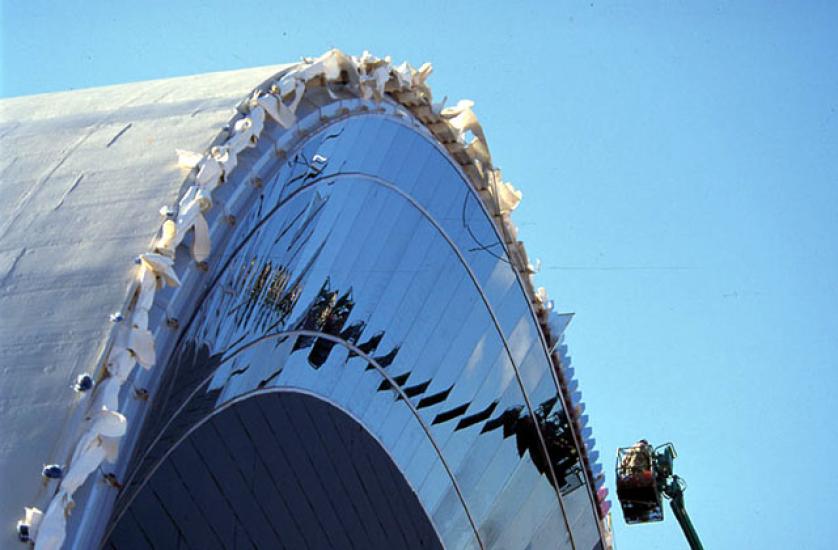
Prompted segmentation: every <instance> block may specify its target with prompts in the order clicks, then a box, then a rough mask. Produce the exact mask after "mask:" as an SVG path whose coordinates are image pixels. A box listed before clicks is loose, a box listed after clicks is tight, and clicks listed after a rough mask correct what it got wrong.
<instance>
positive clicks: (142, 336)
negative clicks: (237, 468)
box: [26, 50, 581, 549]
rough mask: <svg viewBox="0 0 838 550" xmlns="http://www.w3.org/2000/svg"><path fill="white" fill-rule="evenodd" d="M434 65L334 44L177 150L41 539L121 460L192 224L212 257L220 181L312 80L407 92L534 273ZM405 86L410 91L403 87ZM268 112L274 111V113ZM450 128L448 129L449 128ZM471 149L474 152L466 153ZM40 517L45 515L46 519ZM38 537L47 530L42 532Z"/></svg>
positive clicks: (287, 114) (480, 141)
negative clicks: (222, 124)
mask: <svg viewBox="0 0 838 550" xmlns="http://www.w3.org/2000/svg"><path fill="white" fill-rule="evenodd" d="M431 71H432V67H431V65H430V64H429V63H425V64H424V65H422V66H421V67H420V68H419V69H415V68H413V67H412V66H411V65H409V64H407V63H402V64H401V65H398V66H394V65H393V64H392V62H391V60H390V58H389V57H385V58H376V57H375V56H373V55H371V54H370V53H369V52H366V51H365V52H364V53H363V54H362V55H361V56H360V57H350V56H347V55H345V54H343V53H342V52H340V51H337V50H332V51H330V52H327V53H326V54H324V55H323V56H321V57H320V58H318V59H315V60H312V61H305V62H302V63H300V64H298V65H297V66H296V67H294V68H292V69H291V70H288V71H287V72H285V73H284V74H283V75H282V76H281V77H280V78H279V79H278V80H277V81H275V82H274V83H273V84H272V85H271V86H270V87H269V90H267V91H265V90H262V91H255V92H254V93H253V94H252V95H251V96H250V97H249V98H246V99H245V100H244V101H243V102H242V103H241V104H240V105H239V111H240V112H241V113H242V115H240V117H239V118H238V119H236V120H235V121H234V122H233V125H232V128H231V131H230V133H229V135H228V136H227V139H226V140H225V141H224V142H223V143H221V144H220V145H217V146H215V147H212V148H211V149H210V150H209V151H208V152H207V153H206V154H203V155H202V154H198V153H193V152H190V151H185V150H176V154H177V159H178V160H177V162H178V165H179V166H181V167H183V168H187V169H190V170H192V169H196V168H197V172H196V174H195V176H194V180H193V181H194V185H192V186H191V187H190V188H189V189H188V190H187V192H186V193H184V195H183V197H181V199H180V200H179V202H178V208H177V213H176V215H175V214H174V213H173V212H170V211H169V210H168V209H164V211H165V212H166V215H167V216H168V217H169V219H166V220H165V221H164V222H163V224H162V227H161V231H160V236H159V237H158V239H157V240H156V241H155V243H154V247H153V251H152V252H147V253H145V254H141V255H140V256H139V257H138V262H137V263H138V264H139V265H140V267H139V269H138V272H137V285H136V287H135V292H136V300H135V301H134V303H133V309H132V311H131V312H130V322H120V323H117V325H116V329H115V333H114V334H113V337H112V346H111V350H110V353H109V356H108V360H107V362H106V374H107V377H106V378H105V379H104V380H103V381H102V382H101V383H99V384H97V386H96V388H95V395H94V399H93V400H92V401H91V403H92V404H91V407H92V410H93V413H92V414H91V415H90V416H89V420H88V421H87V422H86V426H85V430H84V431H83V434H82V435H81V438H80V440H79V441H78V444H77V446H76V448H75V451H74V453H73V457H72V460H71V461H70V463H69V465H68V468H67V472H66V474H65V477H64V478H63V479H62V481H61V484H60V486H59V490H58V492H57V493H56V494H55V495H54V496H53V498H52V500H51V502H50V504H49V506H48V508H47V511H46V513H45V514H43V515H42V516H43V517H42V516H41V514H40V511H38V510H37V509H36V508H26V521H27V522H28V524H29V525H30V532H31V533H34V534H36V536H33V537H32V538H33V540H36V547H37V548H39V549H40V548H46V549H53V548H59V547H60V546H61V544H62V543H63V540H64V537H65V528H66V514H67V513H69V511H70V509H71V507H72V502H73V501H72V496H73V494H74V493H75V491H76V490H77V489H78V488H79V487H80V486H81V485H82V484H83V483H84V482H85V480H86V479H87V478H88V477H89V476H90V475H91V473H92V472H93V471H95V470H96V469H97V468H98V467H99V465H100V464H101V463H102V461H103V460H108V461H111V462H113V461H115V460H116V458H117V453H118V448H119V439H120V438H121V437H122V435H123V434H124V433H125V430H126V420H125V417H124V416H122V415H121V414H120V413H118V412H117V410H118V407H119V402H118V401H119V394H120V389H121V387H122V385H123V384H124V383H125V382H126V381H127V380H128V378H129V376H130V375H131V372H132V370H133V369H134V367H135V365H136V364H139V365H141V366H142V367H144V368H151V367H152V366H153V365H154V363H155V362H156V354H155V343H154V337H153V335H152V333H151V332H150V331H149V330H148V328H149V327H148V314H149V311H150V310H151V309H152V308H153V307H154V299H155V296H156V292H157V289H158V288H160V287H161V286H162V285H164V284H165V285H168V286H172V287H176V286H179V285H180V278H179V276H178V274H177V273H176V272H175V269H174V258H175V255H176V251H177V249H178V247H179V246H180V244H181V243H182V242H183V241H184V238H185V236H186V235H187V233H188V232H190V231H192V232H193V235H192V240H191V243H190V254H191V256H192V258H193V259H194V260H195V261H197V262H204V261H206V260H207V259H208V258H209V257H210V252H211V242H210V232H209V227H208V224H207V221H206V219H205V218H204V213H205V212H206V211H207V210H209V209H210V208H212V191H213V190H214V189H215V188H216V187H218V186H219V185H220V184H221V183H222V182H224V181H225V180H226V179H228V178H229V176H230V174H231V173H232V172H233V171H234V170H235V169H236V167H237V165H238V156H239V155H240V154H243V153H244V152H245V151H246V150H247V149H248V148H250V147H253V146H254V145H255V144H256V143H257V141H258V139H259V137H260V136H261V134H262V132H263V129H264V126H265V124H266V122H269V121H273V122H274V123H276V124H278V125H279V126H281V127H282V128H285V129H289V128H291V127H292V126H294V124H296V121H297V115H296V111H297V109H298V107H299V105H300V102H301V101H302V99H303V96H304V94H305V92H306V88H307V86H318V85H319V86H325V87H326V89H327V91H328V92H329V94H330V95H331V96H332V97H335V95H334V94H333V92H332V90H331V88H330V84H331V85H339V84H345V87H346V88H347V89H348V90H350V91H352V92H354V93H355V94H356V95H357V96H359V97H361V98H363V99H374V100H376V101H381V100H382V99H383V98H384V96H385V94H386V93H394V92H397V93H396V94H395V96H396V97H404V100H405V106H406V107H407V108H409V109H413V110H414V112H415V113H416V115H417V117H418V118H419V119H421V120H423V121H424V122H425V123H426V124H427V125H428V127H429V129H430V130H431V131H432V132H433V133H434V134H436V135H437V136H441V137H440V139H442V138H443V137H444V138H445V140H450V139H451V138H452V137H453V138H456V141H457V144H459V145H457V144H451V143H450V141H445V143H448V144H449V147H450V150H451V151H452V153H453V154H456V158H457V159H458V160H459V161H460V162H461V163H464V164H463V166H464V170H465V172H466V173H467V174H468V176H469V177H470V178H471V180H472V183H473V184H474V186H475V188H476V189H477V190H482V191H480V194H481V198H483V200H484V204H485V205H486V207H487V209H488V210H489V212H490V213H491V214H492V215H493V216H495V217H497V219H496V222H497V223H498V225H499V227H500V229H501V231H502V233H503V234H504V240H505V241H506V243H507V245H508V246H509V251H510V254H509V255H510V260H511V261H513V263H515V262H518V263H520V265H517V264H516V265H515V268H516V270H518V271H519V272H522V273H526V274H528V275H530V276H531V275H532V274H534V273H535V271H537V268H535V267H533V266H531V265H529V263H528V261H527V258H526V253H525V252H524V251H523V249H521V250H518V248H517V247H518V242H517V228H516V227H515V225H514V223H512V221H511V219H510V217H509V214H510V213H511V212H512V211H513V210H514V209H515V208H516V207H517V206H518V204H519V202H520V201H521V196H522V195H521V192H520V191H518V190H517V189H515V188H514V187H513V186H512V185H511V184H510V183H508V182H504V181H503V180H502V178H501V174H500V171H499V170H497V169H496V168H494V167H493V166H492V162H491V155H490V153H489V148H488V145H487V142H486V139H485V135H484V132H483V128H482V126H481V125H480V123H479V121H478V119H477V116H476V115H475V113H474V111H473V107H474V102H472V101H470V100H462V101H460V102H458V103H457V104H456V105H455V106H453V107H448V108H445V107H444V104H445V101H446V99H447V98H445V99H443V100H442V101H440V102H437V103H434V102H433V99H432V96H431V90H430V88H429V87H428V86H427V84H426V80H427V78H428V76H429V75H430V74H431ZM399 94H403V95H401V96H400V95H399ZM266 117H267V119H268V120H267V121H266ZM439 132H441V133H439ZM462 153H465V158H467V159H468V162H465V161H464V160H462V158H463V157H462ZM527 283H528V284H526V285H524V286H525V289H526V290H527V291H528V292H529V293H531V296H530V298H531V300H532V301H533V303H534V304H535V306H536V308H537V313H538V317H539V318H540V319H542V320H543V319H544V318H545V317H546V315H547V314H548V313H549V319H548V321H547V323H546V325H545V326H544V328H545V333H546V335H547V337H548V343H549V344H550V345H551V347H552V346H555V345H557V343H558V342H559V341H560V339H561V334H562V332H563V331H564V329H565V327H566V326H567V323H568V322H569V321H570V318H571V316H572V314H564V315H557V314H555V313H550V311H551V310H552V302H550V301H549V300H548V298H547V294H546V291H544V290H543V289H539V290H538V291H533V289H532V285H531V284H529V279H527ZM571 393H572V395H571V401H572V402H573V404H574V405H576V404H578V403H579V400H580V399H581V395H580V394H579V392H578V391H574V392H571ZM38 523H40V525H38ZM36 537H37V538H36Z"/></svg>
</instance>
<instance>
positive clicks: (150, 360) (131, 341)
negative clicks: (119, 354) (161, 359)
mask: <svg viewBox="0 0 838 550" xmlns="http://www.w3.org/2000/svg"><path fill="white" fill-rule="evenodd" d="M113 347H114V349H116V350H119V349H127V350H130V351H131V353H133V354H134V358H135V359H136V361H137V363H139V364H140V365H142V366H143V367H146V368H148V367H151V366H153V365H154V363H155V361H156V359H157V358H156V354H155V351H154V336H153V335H152V334H151V331H149V330H148V329H140V328H135V327H129V326H125V325H123V326H122V327H120V328H119V330H117V333H116V336H115V337H114V346H113Z"/></svg>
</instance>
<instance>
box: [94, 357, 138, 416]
mask: <svg viewBox="0 0 838 550" xmlns="http://www.w3.org/2000/svg"><path fill="white" fill-rule="evenodd" d="M132 367H133V366H132ZM123 383H124V380H122V379H120V378H116V377H108V378H106V379H105V380H104V381H102V382H101V383H100V384H99V388H98V391H97V392H96V395H95V396H94V407H95V408H97V409H99V410H102V409H107V410H109V411H116V410H119V391H120V390H121V389H122V384H123Z"/></svg>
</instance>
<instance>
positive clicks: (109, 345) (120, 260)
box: [0, 50, 564, 548]
mask: <svg viewBox="0 0 838 550" xmlns="http://www.w3.org/2000/svg"><path fill="white" fill-rule="evenodd" d="M279 69H280V67H272V68H263V69H253V70H248V71H238V72H236V73H232V74H225V73H220V74H215V75H205V76H202V77H192V78H183V79H174V80H169V81H161V82H150V83H142V84H136V85H128V86H115V87H112V88H104V89H99V90H86V91H81V92H73V93H67V94H54V95H50V96H34V97H29V98H20V99H13V100H6V101H3V102H1V103H0V146H2V150H3V153H2V157H0V175H2V176H0V177H2V180H0V215H2V217H0V319H2V320H3V325H2V327H0V361H2V365H3V368H4V374H5V376H4V377H3V379H2V381H0V384H2V385H0V423H2V425H3V426H9V427H10V429H9V430H8V435H7V436H6V437H4V440H3V443H2V446H0V470H2V472H3V477H4V483H3V484H4V491H2V493H1V494H2V496H0V517H1V518H2V520H3V522H4V523H5V522H6V521H7V520H8V522H9V523H10V524H13V523H14V519H17V518H19V517H20V514H21V512H20V511H21V510H23V506H24V505H25V504H36V505H40V506H45V509H46V512H45V513H44V514H43V517H41V515H40V513H39V511H38V510H34V511H33V509H32V508H27V509H26V518H29V519H31V520H32V521H34V522H37V523H39V525H35V526H33V527H34V529H30V534H31V537H32V538H33V539H34V540H35V542H36V548H59V547H61V545H62V544H63V542H64V540H65V537H66V534H67V532H66V531H67V517H68V515H69V513H70V512H71V511H72V509H73V506H74V498H73V497H74V494H75V493H76V491H78V490H79V489H80V488H81V487H82V486H83V485H84V484H85V482H86V481H87V479H88V478H90V477H91V476H92V475H93V474H94V472H96V471H97V469H99V467H100V465H101V464H102V463H103V461H106V460H107V461H110V462H113V461H115V460H116V457H117V452H118V445H119V439H120V438H121V437H122V436H123V435H124V434H125V433H126V430H127V429H128V426H127V422H126V418H125V416H123V415H122V414H121V413H120V412H119V411H120V409H121V407H120V403H119V395H120V388H121V386H122V385H123V384H124V383H125V381H126V380H127V379H128V377H129V376H130V374H131V372H132V370H133V369H134V368H135V366H136V365H139V366H141V367H143V368H146V369H150V368H153V367H154V365H155V363H156V362H157V359H158V357H157V354H156V351H155V337H154V335H153V332H152V331H153V330H154V327H149V312H150V311H151V310H152V308H153V307H154V306H155V293H156V292H157V291H158V289H160V288H162V287H164V286H170V287H177V286H179V285H180V284H181V278H182V277H183V275H184V273H178V272H177V270H176V263H175V260H176V254H177V249H178V246H179V245H180V243H181V242H183V241H184V240H185V237H186V236H187V234H191V239H190V241H189V243H190V246H189V254H190V255H191V257H192V259H193V260H194V261H195V262H198V263H199V264H200V262H203V261H204V260H205V259H207V258H208V257H209V254H210V250H211V246H212V243H211V239H210V230H209V227H208V224H207V221H206V220H205V218H204V213H206V212H207V211H208V210H210V209H211V208H212V207H213V198H212V193H213V191H214V190H215V188H216V187H217V186H218V185H220V184H221V183H223V182H224V181H225V179H226V178H227V177H228V176H229V175H230V174H231V173H232V172H233V171H234V170H235V168H236V167H237V165H238V156H239V155H240V154H241V153H242V152H243V151H245V150H246V149H248V148H250V147H253V146H255V145H256V144H257V142H258V140H259V137H260V135H261V133H262V130H263V128H264V125H265V124H266V123H269V122H272V123H275V124H278V125H279V126H281V127H283V128H286V129H287V128H291V127H292V126H294V124H295V123H296V120H297V119H296V111H297V109H298V107H299V105H300V102H301V100H302V98H303V96H304V95H305V93H306V91H307V90H308V89H311V88H314V87H325V88H326V90H327V91H328V92H329V94H330V95H332V96H333V97H334V95H333V93H332V90H331V88H330V86H338V85H339V86H341V87H343V88H344V89H349V90H350V91H351V92H352V93H354V94H356V95H357V96H358V97H360V98H363V99H372V100H374V101H381V100H383V99H384V98H385V95H387V94H389V96H390V97H391V98H393V99H395V100H396V101H398V102H399V103H401V104H402V105H404V106H406V107H408V108H410V109H411V110H412V111H413V113H414V114H415V115H416V117H417V118H418V119H419V120H421V121H422V122H423V123H425V125H426V126H427V127H428V129H429V130H431V132H432V133H433V134H434V135H435V136H436V137H437V138H438V139H439V140H440V142H441V143H442V144H443V145H444V146H445V147H446V148H447V149H448V151H449V153H450V154H451V155H452V157H453V158H455V159H456V160H457V161H458V162H459V163H460V165H461V166H462V167H463V170H464V171H465V173H466V174H467V175H468V176H469V178H470V179H471V181H472V183H473V185H474V186H475V188H476V189H477V190H479V191H480V192H481V197H483V199H484V204H485V205H486V207H487V209H488V211H489V213H490V214H491V215H492V216H493V217H494V218H495V219H496V222H497V225H498V228H499V230H500V231H501V233H502V234H503V235H504V240H505V241H506V242H507V244H508V246H509V251H510V257H511V258H512V260H513V263H514V264H515V267H516V269H517V271H518V272H519V273H520V274H521V276H522V283H523V284H524V288H525V290H526V291H527V292H528V293H529V295H530V298H531V302H532V303H533V305H534V307H535V309H536V314H537V315H538V318H539V319H540V320H542V327H543V329H544V331H545V333H546V334H547V335H548V341H555V340H556V339H558V338H559V335H558V334H556V335H554V336H553V337H552V338H551V337H550V336H549V332H550V329H551V327H550V326H549V325H548V322H547V317H548V314H549V312H550V310H551V309H552V302H550V301H549V299H548V297H547V295H546V292H545V291H544V290H543V289H539V290H538V291H536V290H534V288H533V285H532V282H531V280H530V278H531V276H532V275H533V274H534V272H535V271H536V268H534V267H533V266H532V265H531V264H530V263H529V261H528V259H527V255H526V252H525V251H524V249H523V246H522V245H521V244H520V243H518V242H517V241H516V233H517V230H516V228H515V226H514V224H513V223H512V222H511V219H510V218H509V214H510V213H511V212H512V210H514V209H515V208H516V207H517V205H518V203H519V202H520V200H521V193H520V192H519V191H517V190H516V189H515V188H514V187H512V186H511V185H510V184H508V183H506V182H504V181H503V180H502V178H501V174H500V171H499V170H497V169H496V168H495V167H493V166H492V163H491V156H490V154H489V149H488V145H487V143H486V140H485V136H484V133H483V130H482V128H481V126H480V124H479V122H478V120H477V117H476V116H475V114H474V112H473V111H472V107H473V102H471V101H468V100H464V101H460V102H459V103H458V104H457V105H456V106H454V107H450V108H444V107H443V104H442V103H433V101H432V97H431V92H430V89H429V88H428V87H427V85H426V83H425V81H426V79H427V77H428V75H429V74H430V72H431V68H430V65H428V64H426V65H423V66H422V67H421V68H420V69H418V70H417V69H414V68H413V67H411V66H410V65H408V64H406V63H404V64H402V65H399V66H395V65H393V64H392V63H391V62H390V59H389V58H383V59H378V58H375V57H373V56H372V55H370V54H368V53H366V52H365V53H364V54H363V55H362V56H360V57H350V56H347V55H345V54H343V53H341V52H338V51H336V50H333V51H331V52H328V53H327V54H325V55H323V56H322V57H320V58H318V59H316V60H305V61H303V62H301V63H298V64H295V65H292V66H285V67H282V68H281V69H282V71H281V72H279ZM274 74H276V75H277V76H276V77H275V78H276V79H275V80H268V81H267V82H266V83H264V84H263V85H260V86H257V87H256V88H255V90H254V91H252V93H251V90H252V89H253V88H254V86H255V85H257V84H259V82H261V81H263V80H264V79H265V78H267V77H269V76H270V75H274ZM241 97H245V98H246V99H245V100H244V101H241V102H240V101H239V99H240V98H241ZM443 103H444V102H443ZM231 106H235V107H236V110H237V111H233V110H232V109H231ZM236 112H237V113H238V114H235V113H236ZM234 115H235V116H234ZM228 123H230V126H229V129H225V130H223V131H222V127H224V126H225V125H226V124H228ZM44 136H49V138H48V139H45V138H44ZM218 136H221V138H220V139H219V138H218ZM191 151H201V152H200V153H195V152H191ZM191 169H194V171H193V172H191V175H189V176H188V177H187V174H188V172H187V171H188V170H191ZM184 187H185V189H184ZM161 201H163V202H164V203H165V204H176V205H177V206H176V207H164V208H163V209H162V210H160V211H158V206H159V204H160V202H161ZM160 213H162V214H163V215H164V219H163V220H162V222H161V218H160ZM155 235H156V238H155ZM132 254H133V255H136V257H134V258H133V262H132ZM126 289H127V291H126ZM114 311H122V312H124V314H122V313H120V314H119V315H110V316H109V313H111V312H114ZM553 328H554V330H555V329H557V328H558V327H553ZM563 329H564V327H563V326H562V327H561V330H563ZM82 372H91V373H94V374H95V378H96V381H97V384H96V385H95V386H94V388H93V390H91V391H90V392H87V393H86V394H79V393H76V392H73V391H72V381H73V380H75V378H76V377H77V376H78V375H79V374H80V373H82ZM45 463H50V464H51V463H55V464H59V465H62V466H63V467H64V471H65V475H64V477H63V479H61V480H60V481H59V482H57V485H58V486H57V487H56V482H52V483H50V484H42V483H41V482H40V480H39V479H38V478H39V475H38V473H39V471H40V468H39V467H37V465H40V464H45ZM33 465H36V466H35V467H33ZM26 518H24V521H26ZM0 541H2V542H3V543H4V547H5V546H6V543H7V542H8V541H9V537H8V531H4V532H3V533H2V535H0Z"/></svg>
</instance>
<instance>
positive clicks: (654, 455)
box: [617, 439, 704, 550]
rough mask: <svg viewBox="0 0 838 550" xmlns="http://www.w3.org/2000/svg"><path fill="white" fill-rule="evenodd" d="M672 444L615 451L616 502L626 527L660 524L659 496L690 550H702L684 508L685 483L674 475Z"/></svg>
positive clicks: (642, 443)
mask: <svg viewBox="0 0 838 550" xmlns="http://www.w3.org/2000/svg"><path fill="white" fill-rule="evenodd" d="M677 456H678V455H677V453H676V452H675V447H674V446H673V445H672V443H665V444H664V445H660V446H658V447H656V448H654V449H653V448H652V446H651V445H649V443H648V442H647V441H646V440H645V439H641V440H640V441H638V442H637V443H635V444H634V445H633V446H631V447H625V448H621V449H618V450H617V498H618V499H619V500H620V505H621V507H622V509H623V517H624V518H625V520H626V523H628V524H634V523H649V522H653V521H662V520H663V508H662V498H661V497H662V496H663V497H666V498H667V499H669V504H670V506H671V507H672V512H673V514H675V519H677V520H678V524H679V525H680V526H681V530H682V531H683V532H684V536H685V537H686V539H687V542H688V543H689V545H690V548H691V549H692V550H704V547H703V546H702V545H701V540H699V538H698V533H697V532H696V530H695V527H694V526H693V524H692V521H690V517H689V515H688V514H687V509H686V507H685V505H684V490H685V489H686V488H687V484H686V482H685V481H684V480H683V479H682V478H681V477H678V476H677V475H675V474H674V473H673V470H672V466H673V462H674V460H675V457H677Z"/></svg>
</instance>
